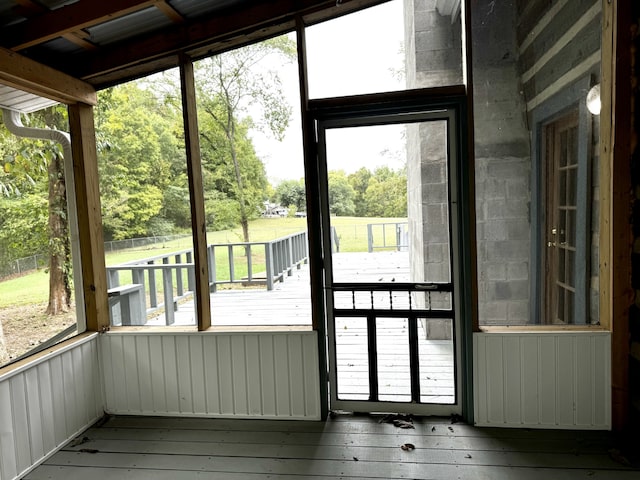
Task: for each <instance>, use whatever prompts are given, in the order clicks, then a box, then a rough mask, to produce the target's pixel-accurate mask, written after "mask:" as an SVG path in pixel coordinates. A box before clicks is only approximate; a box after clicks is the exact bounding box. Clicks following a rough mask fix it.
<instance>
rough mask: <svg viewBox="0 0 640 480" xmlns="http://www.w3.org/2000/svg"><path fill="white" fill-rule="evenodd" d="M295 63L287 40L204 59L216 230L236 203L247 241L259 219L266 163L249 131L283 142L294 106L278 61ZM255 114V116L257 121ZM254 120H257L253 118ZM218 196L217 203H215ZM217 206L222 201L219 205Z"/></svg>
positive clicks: (202, 83) (203, 109) (203, 100)
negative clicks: (287, 98)
mask: <svg viewBox="0 0 640 480" xmlns="http://www.w3.org/2000/svg"><path fill="white" fill-rule="evenodd" d="M293 58H295V44H294V43H293V42H292V41H291V40H289V39H288V38H287V37H286V36H281V37H277V38H273V39H270V40H267V41H264V42H260V43H256V44H252V45H248V46H245V47H242V48H239V49H236V50H232V51H229V52H226V53H223V54H220V55H217V56H215V57H209V58H206V59H204V60H201V61H200V62H198V64H197V68H196V91H197V98H198V110H199V121H200V129H201V137H202V138H203V139H204V140H205V142H203V147H204V148H202V149H201V151H202V157H203V166H204V167H205V168H206V169H207V171H208V173H207V175H206V176H205V179H204V182H205V189H207V191H210V190H209V189H210V188H211V187H212V186H214V188H215V190H216V191H217V192H218V193H219V194H222V198H215V197H220V195H215V196H213V195H209V197H210V198H209V202H210V203H211V207H212V208H217V210H218V212H217V214H214V216H213V219H212V220H213V223H214V224H216V225H222V224H225V223H226V221H225V220H221V219H218V218H217V217H218V216H219V215H223V217H224V218H225V219H226V218H229V216H230V214H232V211H231V210H230V209H229V208H228V207H229V206H228V205H226V204H225V203H224V202H226V201H227V200H234V201H235V202H236V203H237V206H238V208H237V212H238V214H239V222H240V225H241V226H242V229H243V237H244V241H245V242H248V241H249V240H250V239H249V220H251V219H252V218H255V217H256V216H257V215H258V212H259V209H260V207H261V206H262V202H263V200H264V199H265V198H266V195H265V192H266V190H267V180H266V173H265V169H264V164H263V163H262V161H261V160H260V159H258V158H257V156H256V153H255V150H254V148H253V145H252V143H251V140H250V138H249V129H251V128H254V129H258V130H262V131H266V132H270V133H271V134H272V135H273V136H274V137H275V138H277V139H279V140H281V139H282V138H283V135H284V131H285V129H286V128H287V125H288V124H289V119H290V117H291V107H290V106H289V105H288V104H287V102H286V101H285V97H284V93H283V91H282V84H281V81H280V78H279V76H278V72H277V70H276V69H275V68H274V67H271V66H270V65H274V62H275V61H276V60H277V61H289V60H292V59H293ZM252 115H253V116H252ZM254 117H255V119H254ZM212 197H213V198H212ZM214 202H223V203H221V204H220V205H216V204H215V203H214Z"/></svg>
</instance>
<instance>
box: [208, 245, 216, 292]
mask: <svg viewBox="0 0 640 480" xmlns="http://www.w3.org/2000/svg"><path fill="white" fill-rule="evenodd" d="M207 262H208V264H209V292H210V293H215V292H216V290H217V289H218V287H217V285H216V280H217V278H216V247H215V245H209V246H208V247H207Z"/></svg>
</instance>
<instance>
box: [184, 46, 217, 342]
mask: <svg viewBox="0 0 640 480" xmlns="http://www.w3.org/2000/svg"><path fill="white" fill-rule="evenodd" d="M180 86H181V91H182V116H183V121H184V142H185V149H186V153H187V175H188V177H189V196H190V199H191V232H192V234H193V252H194V264H195V280H196V285H195V287H196V289H195V298H196V318H197V322H198V330H199V331H202V330H207V329H208V328H209V327H211V297H210V296H209V264H208V262H207V225H206V222H205V211H204V189H203V188H204V187H203V185H202V162H201V159H200V142H199V138H198V111H197V108H196V90H195V78H194V73H193V63H192V62H191V59H190V58H187V57H186V56H184V57H183V58H182V59H181V61H180Z"/></svg>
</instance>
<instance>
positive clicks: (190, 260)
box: [186, 252, 196, 292]
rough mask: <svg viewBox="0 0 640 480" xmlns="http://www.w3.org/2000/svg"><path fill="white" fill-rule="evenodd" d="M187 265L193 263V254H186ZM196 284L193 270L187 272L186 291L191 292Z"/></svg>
mask: <svg viewBox="0 0 640 480" xmlns="http://www.w3.org/2000/svg"><path fill="white" fill-rule="evenodd" d="M186 255H187V263H193V252H187V254H186ZM195 284H196V276H195V272H194V270H193V268H189V269H188V270H187V290H188V291H190V292H193V288H194V286H195Z"/></svg>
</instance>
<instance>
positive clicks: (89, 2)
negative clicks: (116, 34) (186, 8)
mask: <svg viewBox="0 0 640 480" xmlns="http://www.w3.org/2000/svg"><path fill="white" fill-rule="evenodd" d="M157 3H164V2H163V1H162V0H110V1H108V2H106V1H101V2H96V1H94V0H80V1H78V2H76V3H73V4H71V5H67V6H64V7H61V8H58V9H56V10H51V11H48V12H46V13H42V14H40V15H38V16H36V17H33V18H31V19H29V20H28V21H25V22H21V23H17V24H15V25H12V26H9V27H6V28H3V29H2V33H1V34H0V42H1V43H2V46H4V47H6V48H10V49H11V50H14V51H18V50H23V49H25V48H28V47H31V46H33V45H38V44H40V43H44V42H47V41H49V40H52V39H54V38H57V37H61V36H63V35H65V34H67V33H71V32H74V31H76V30H81V29H83V28H87V27H91V26H93V25H98V24H100V23H104V22H106V21H109V20H113V19H115V18H118V17H121V16H123V15H127V14H129V13H133V12H137V11H139V10H143V9H145V8H148V7H151V6H153V5H156V4H157ZM29 4H33V2H30V1H28V0H27V2H26V3H25V2H24V0H23V2H22V3H21V5H22V6H23V7H26V6H27V5H29Z"/></svg>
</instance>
